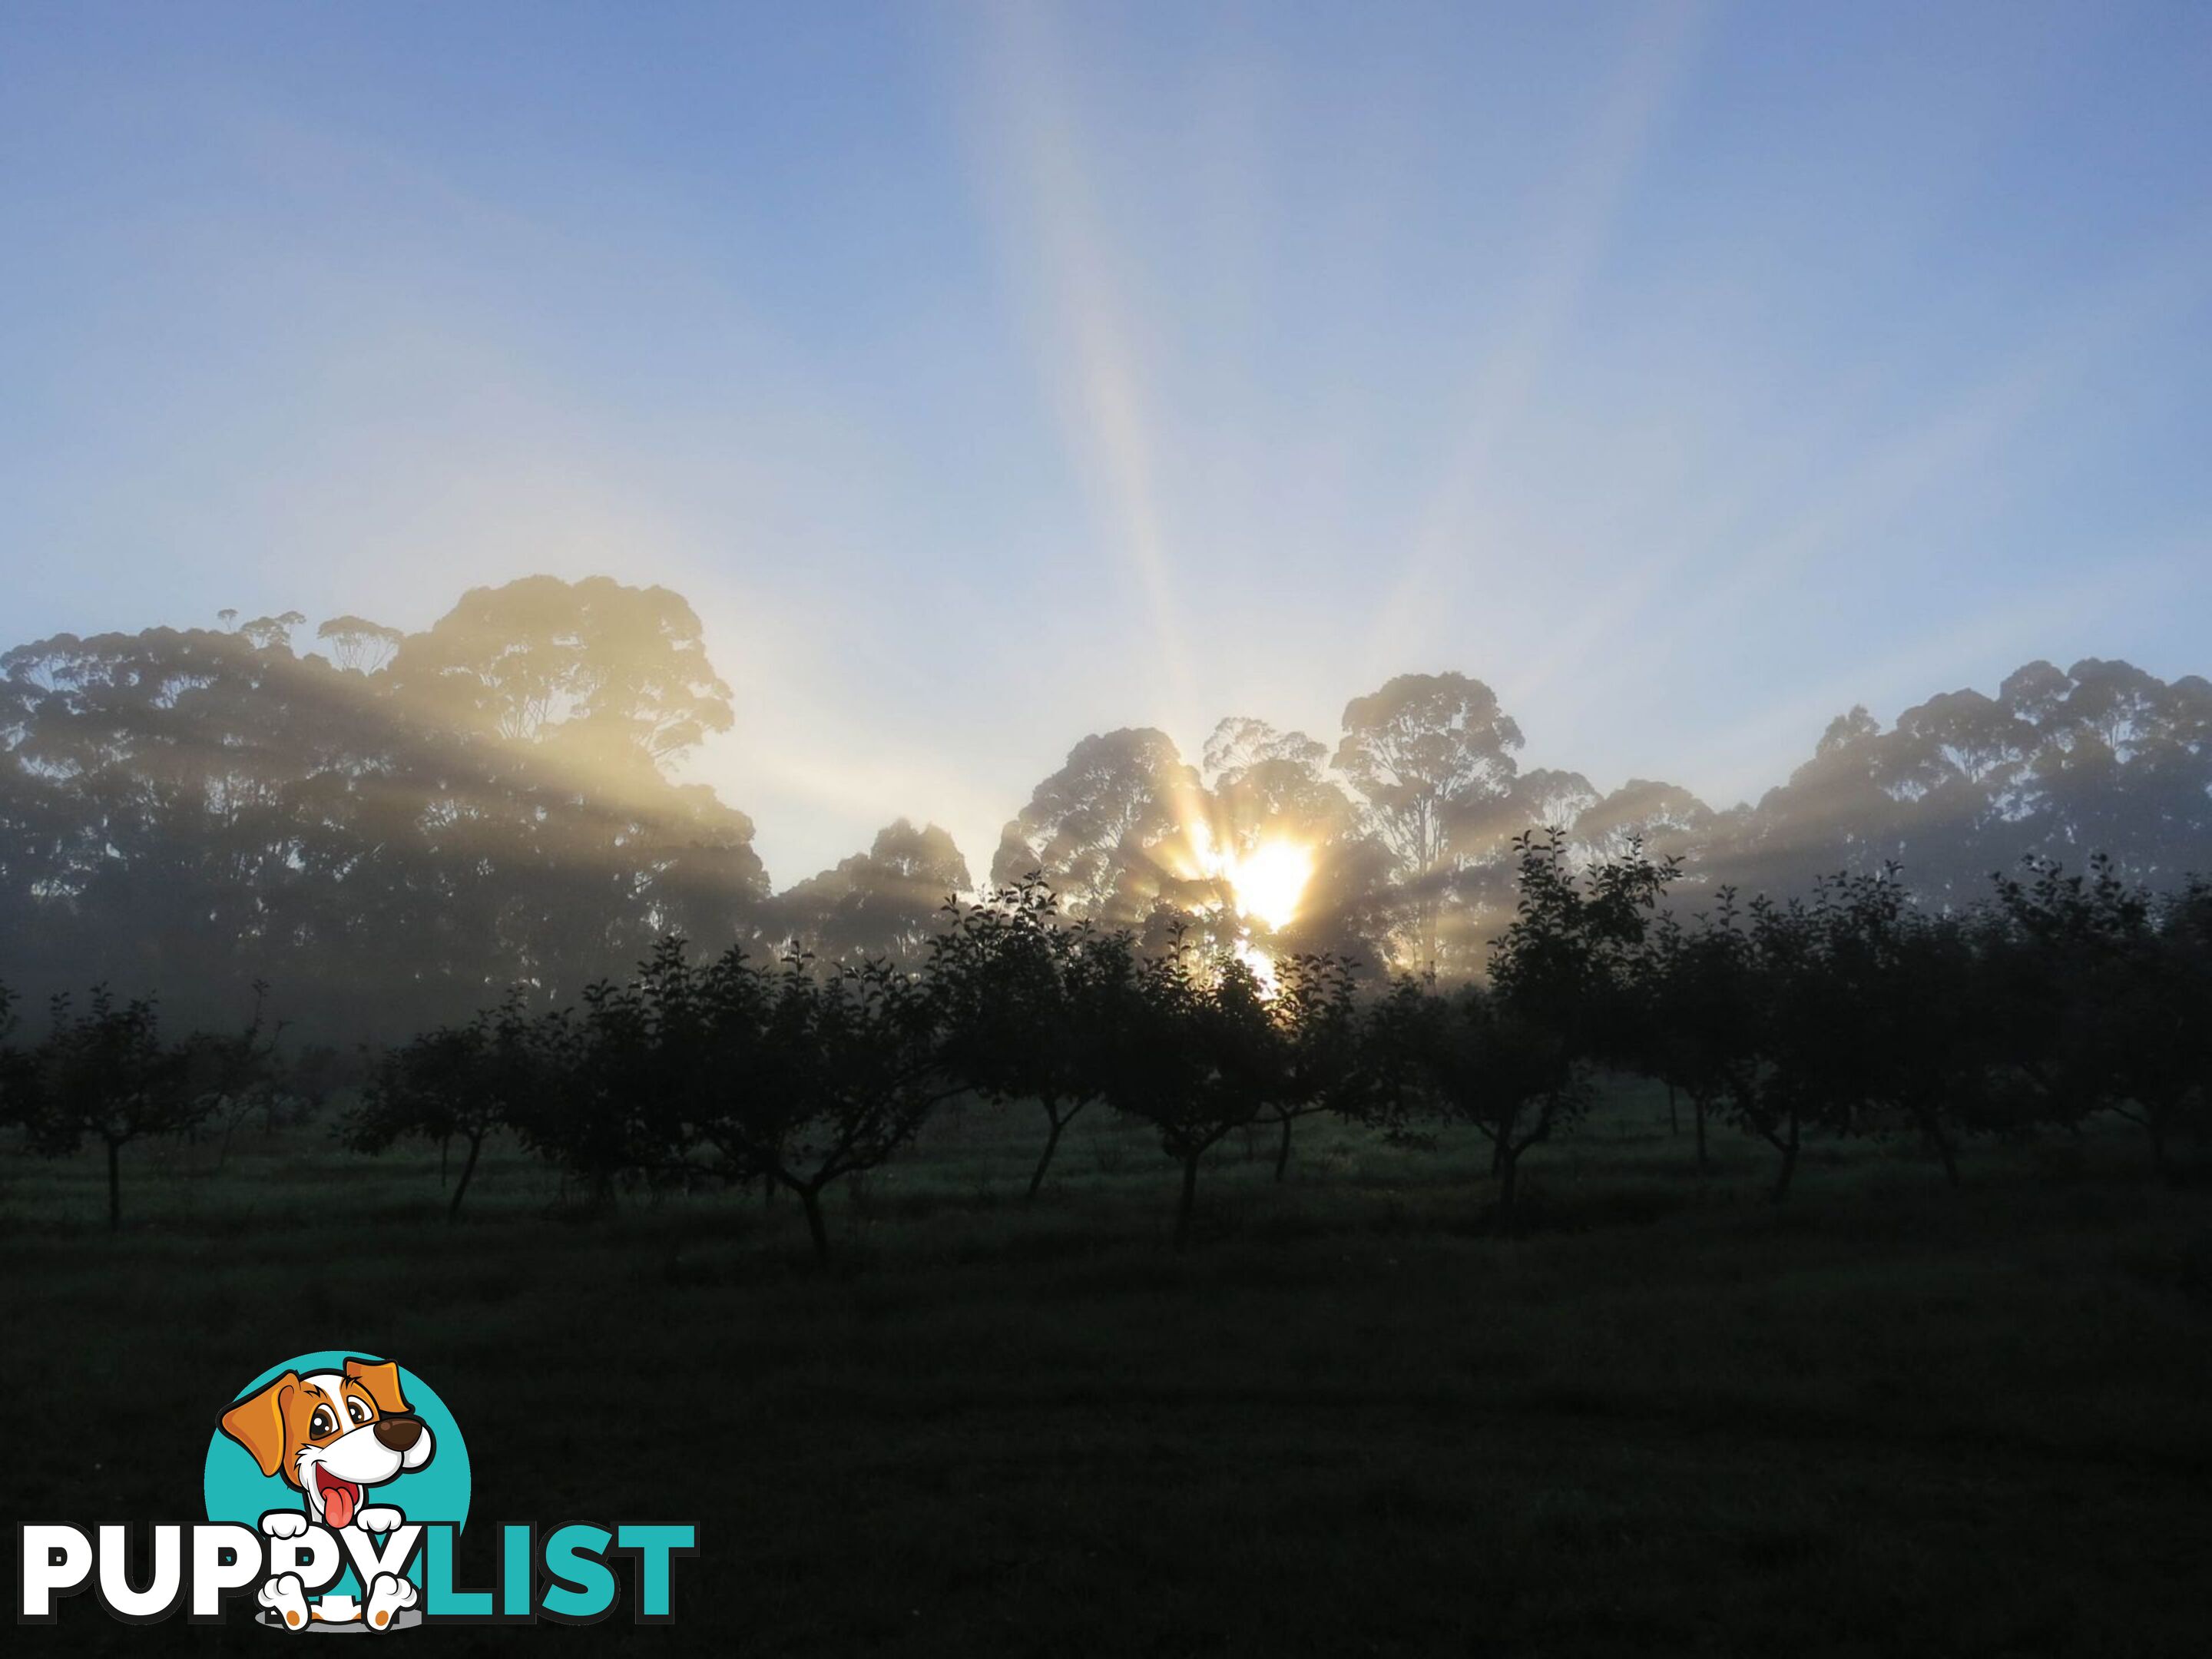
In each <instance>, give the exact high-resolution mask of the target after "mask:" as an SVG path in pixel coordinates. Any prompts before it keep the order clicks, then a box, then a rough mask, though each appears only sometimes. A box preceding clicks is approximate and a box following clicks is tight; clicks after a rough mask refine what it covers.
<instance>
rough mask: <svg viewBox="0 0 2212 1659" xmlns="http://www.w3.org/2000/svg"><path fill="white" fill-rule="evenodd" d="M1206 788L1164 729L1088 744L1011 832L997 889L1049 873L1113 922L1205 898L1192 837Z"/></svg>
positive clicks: (1067, 896) (1065, 899) (1093, 912)
mask: <svg viewBox="0 0 2212 1659" xmlns="http://www.w3.org/2000/svg"><path fill="white" fill-rule="evenodd" d="M1205 816H1206V805H1205V790H1204V787H1203V786H1202V785H1201V784H1200V781H1199V775H1198V772H1197V770H1196V769H1195V768H1194V767H1192V766H1190V765H1189V764H1188V763H1186V762H1185V761H1184V760H1183V758H1182V752H1181V751H1180V750H1177V749H1176V745H1175V742H1174V740H1173V739H1172V738H1170V737H1169V736H1168V735H1167V734H1166V733H1165V732H1158V731H1155V730H1152V729H1151V728H1149V727H1146V728H1130V729H1123V730H1121V731H1117V732H1105V733H1103V734H1098V735H1093V736H1091V737H1087V738H1084V739H1083V741H1082V742H1080V743H1079V744H1076V745H1075V747H1074V748H1073V750H1070V751H1069V753H1068V757H1067V762H1066V764H1065V765H1064V766H1062V767H1061V768H1060V770H1058V771H1057V772H1054V774H1053V775H1051V776H1050V777H1048V778H1047V779H1046V780H1045V781H1043V782H1042V783H1040V784H1039V785H1037V787H1036V790H1035V792H1034V793H1032V794H1031V795H1030V799H1029V802H1028V804H1027V805H1024V807H1023V808H1022V810H1021V811H1020V812H1019V813H1018V815H1017V816H1016V817H1014V818H1013V819H1012V821H1011V822H1009V823H1007V825H1006V829H1005V830H1004V831H1003V833H1002V834H1001V835H1000V841H999V848H998V851H997V853H996V854H994V856H993V858H992V860H991V876H990V879H991V882H992V884H993V885H994V886H995V887H1010V886H1013V885H1015V884H1018V883H1019V882H1020V881H1021V879H1022V878H1024V876H1026V875H1028V874H1029V873H1030V872H1031V871H1038V872H1042V874H1043V876H1044V878H1045V880H1046V881H1047V882H1048V883H1049V884H1051V886H1052V889H1053V890H1054V892H1056V893H1057V894H1058V895H1059V896H1060V902H1061V903H1062V904H1063V905H1065V906H1066V908H1068V909H1069V910H1070V911H1071V912H1073V914H1075V915H1081V916H1087V917H1090V918H1091V919H1092V920H1093V921H1097V922H1099V923H1100V924H1101V925H1104V926H1120V925H1124V924H1128V923H1133V922H1136V921H1141V920H1142V919H1143V918H1144V917H1145V916H1146V915H1147V914H1148V913H1149V912H1150V911H1151V910H1152V908H1153V907H1154V905H1155V904H1156V902H1158V901H1159V900H1161V899H1162V898H1166V899H1168V900H1169V901H1170V902H1179V901H1181V900H1182V899H1184V898H1190V899H1192V900H1194V901H1195V900H1196V899H1197V898H1198V897H1199V895H1198V894H1197V892H1196V891H1195V886H1196V885H1202V883H1195V884H1194V878H1196V877H1197V876H1198V874H1199V872H1197V871H1196V870H1195V869H1194V867H1193V862H1194V861H1193V859H1192V851H1193V849H1192V848H1191V845H1190V842H1191V837H1192V836H1193V835H1194V833H1195V832H1196V831H1197V828H1198V826H1199V825H1200V823H1202V822H1203V821H1204V818H1205Z"/></svg>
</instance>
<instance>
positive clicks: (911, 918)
mask: <svg viewBox="0 0 2212 1659" xmlns="http://www.w3.org/2000/svg"><path fill="white" fill-rule="evenodd" d="M969 885H970V882H969V874H968V861H967V860H965V859H963V857H961V855H960V849H959V848H958V847H957V845H956V844H955V843H954V842H953V840H952V837H951V835H949V834H948V833H946V832H945V830H944V829H939V827H938V826H937V825H936V824H929V825H927V826H926V827H925V828H921V829H916V828H915V826H914V825H913V824H912V823H908V821H907V820H906V819H904V818H900V819H898V820H896V822H895V823H890V824H888V825H886V826H885V827H884V829H880V830H878V832H877V834H876V838H875V841H874V842H873V844H872V845H871V846H870V848H868V850H867V851H866V852H865V853H856V854H854V855H853V856H852V857H851V858H848V859H844V860H840V861H839V863H838V864H837V866H836V868H835V869H831V870H825V871H823V872H822V873H821V874H820V875H817V876H814V877H811V878H809V879H807V880H805V881H802V882H800V883H799V884H797V885H796V886H794V887H793V888H791V889H790V890H788V891H787V892H784V893H781V894H780V895H778V896H777V897H776V900H775V905H774V910H775V925H776V927H777V929H778V932H779V933H781V936H782V937H784V938H785V939H796V940H798V941H799V943H800V944H801V945H803V946H804V947H805V948H806V949H809V950H811V951H816V952H817V953H819V954H821V955H823V956H829V957H853V958H862V957H884V958H887V959H888V960H890V961H893V962H899V963H906V964H907V965H908V966H909V967H911V966H915V965H918V964H919V963H921V961H922V960H923V959H924V957H927V954H928V951H929V947H930V941H931V939H932V938H933V935H934V934H935V933H937V932H938V930H939V927H942V926H943V924H944V922H945V902H946V900H948V899H949V898H951V897H953V896H956V895H957V894H960V893H964V892H966V891H967V890H968V889H969Z"/></svg>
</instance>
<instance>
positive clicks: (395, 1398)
mask: <svg viewBox="0 0 2212 1659" xmlns="http://www.w3.org/2000/svg"><path fill="white" fill-rule="evenodd" d="M222 1431H223V1432H224V1433H225V1434H227V1435H228V1436H229V1437H231V1438H232V1439H233V1440H235V1441H236V1442H237V1443H239V1444H240V1445H241V1446H243V1447H245V1448H246V1450H247V1451H248V1452H250V1453H252V1455H253V1461H254V1462H256V1463H258V1464H259V1465H260V1468H261V1473H262V1474H264V1475H271V1474H274V1475H282V1476H283V1480H284V1483H285V1484H286V1485H287V1486H290V1487H292V1488H293V1489H294V1490H295V1491H297V1492H299V1493H300V1494H301V1498H302V1499H303V1500H304V1502H303V1504H302V1506H301V1508H300V1509H297V1510H270V1511H269V1513H268V1514H266V1515H264V1516H262V1517H261V1530H262V1531H263V1532H264V1533H266V1534H269V1535H270V1537H271V1538H296V1537H298V1536H299V1535H300V1534H302V1533H304V1532H306V1531H307V1526H308V1523H309V1522H316V1523H318V1524H319V1525H322V1526H326V1527H332V1528H343V1527H358V1528H361V1529H362V1531H364V1532H367V1533H389V1532H391V1531H392V1530H394V1529H395V1528H398V1527H399V1526H400V1525H401V1524H403V1522H404V1521H405V1519H406V1517H405V1516H403V1515H401V1514H400V1512H399V1511H398V1510H397V1509H394V1508H392V1506H391V1505H389V1504H371V1503H369V1502H368V1491H369V1488H370V1487H372V1486H381V1485H383V1484H384V1483H385V1482H386V1481H388V1480H396V1479H397V1478H398V1476H399V1475H401V1474H404V1473H406V1472H408V1471H410V1470H412V1469H419V1468H422V1466H423V1465H424V1464H425V1463H428V1462H429V1461H430V1455H431V1453H432V1451H433V1450H434V1449H435V1443H434V1441H433V1438H432V1436H431V1433H430V1431H429V1428H428V1425H426V1424H424V1423H423V1422H422V1419H420V1418H418V1417H416V1416H415V1415H414V1414H413V1413H411V1412H410V1411H409V1410H408V1408H407V1400H406V1397H405V1395H403V1394H402V1393H401V1392H400V1388H399V1367H398V1365H396V1364H392V1363H390V1362H388V1361H386V1362H375V1361H371V1360H367V1359H349V1360H347V1361H346V1362H345V1369H344V1370H342V1371H314V1372H311V1373H310V1374H309V1375H307V1376H301V1375H300V1374H299V1373H298V1372H297V1371H286V1372H285V1373H284V1374H283V1376H279V1377H277V1378H276V1380H275V1381H273V1382H271V1383H269V1384H268V1385H267V1386H266V1387H265V1388H264V1389H261V1390H260V1391H259V1392H258V1393H256V1394H253V1395H249V1396H248V1397H247V1398H246V1399H244V1400H241V1401H239V1402H238V1403H237V1404H236V1405H234V1406H233V1407H231V1408H230V1409H229V1410H228V1411H227V1412H225V1413H223V1415H222ZM415 1596H416V1590H415V1586H414V1585H413V1584H412V1583H410V1582H409V1581H408V1580H407V1579H405V1578H404V1577H400V1576H399V1575H398V1574H397V1573H390V1572H380V1573H378V1574H377V1575H376V1577H375V1581H374V1583H371V1584H370V1585H369V1586H368V1604H367V1606H366V1607H362V1606H360V1605H358V1604H356V1602H355V1601H353V1598H352V1597H350V1596H345V1595H325V1596H324V1597H323V1598H322V1599H321V1600H320V1601H317V1602H316V1603H315V1604H314V1606H313V1607H312V1608H310V1607H309V1606H308V1603H307V1589H306V1586H305V1585H304V1584H303V1583H301V1579H300V1577H299V1575H298V1574H296V1573H283V1574H280V1575H278V1576H277V1577H273V1578H271V1579H270V1581H269V1582H268V1583H267V1584H265V1585H264V1586H263V1588H262V1591H261V1601H262V1604H263V1605H264V1606H265V1607H268V1608H269V1609H270V1611H271V1612H272V1613H275V1614H276V1615H277V1617H279V1618H281V1619H282V1620H283V1622H284V1623H285V1624H286V1625H287V1626H290V1627H291V1628H292V1629H294V1630H305V1629H307V1627H308V1626H309V1625H310V1624H313V1623H321V1624H325V1625H330V1624H356V1623H365V1624H366V1625H367V1626H368V1627H369V1628H370V1629H371V1630H379V1631H380V1630H386V1629H388V1628H390V1627H391V1625H392V1617H393V1615H394V1614H396V1613H398V1611H399V1610H400V1609H401V1608H403V1607H412V1606H413V1605H414V1602H415Z"/></svg>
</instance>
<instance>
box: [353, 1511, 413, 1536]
mask: <svg viewBox="0 0 2212 1659" xmlns="http://www.w3.org/2000/svg"><path fill="white" fill-rule="evenodd" d="M406 1520H407V1517H406V1516H404V1515H402V1514H400V1512H399V1511H398V1510H395V1509H393V1508H392V1505H391V1504H370V1505H369V1506H368V1508H367V1509H365V1510H356V1511H355V1513H354V1517H353V1523H354V1525H356V1527H359V1528H361V1529H362V1531H363V1532H397V1531H398V1530H399V1528H401V1527H402V1526H404V1524H405V1523H406Z"/></svg>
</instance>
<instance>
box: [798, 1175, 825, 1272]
mask: <svg viewBox="0 0 2212 1659" xmlns="http://www.w3.org/2000/svg"><path fill="white" fill-rule="evenodd" d="M799 1203H800V1205H801V1206H804V1207H805V1211H806V1231H807V1234H808V1236H809V1237H811V1238H812V1239H813V1240H814V1259H815V1261H818V1262H823V1263H826V1262H828V1261H829V1227H828V1225H826V1224H824V1222H823V1219H822V1189H821V1188H819V1187H801V1188H799Z"/></svg>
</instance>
